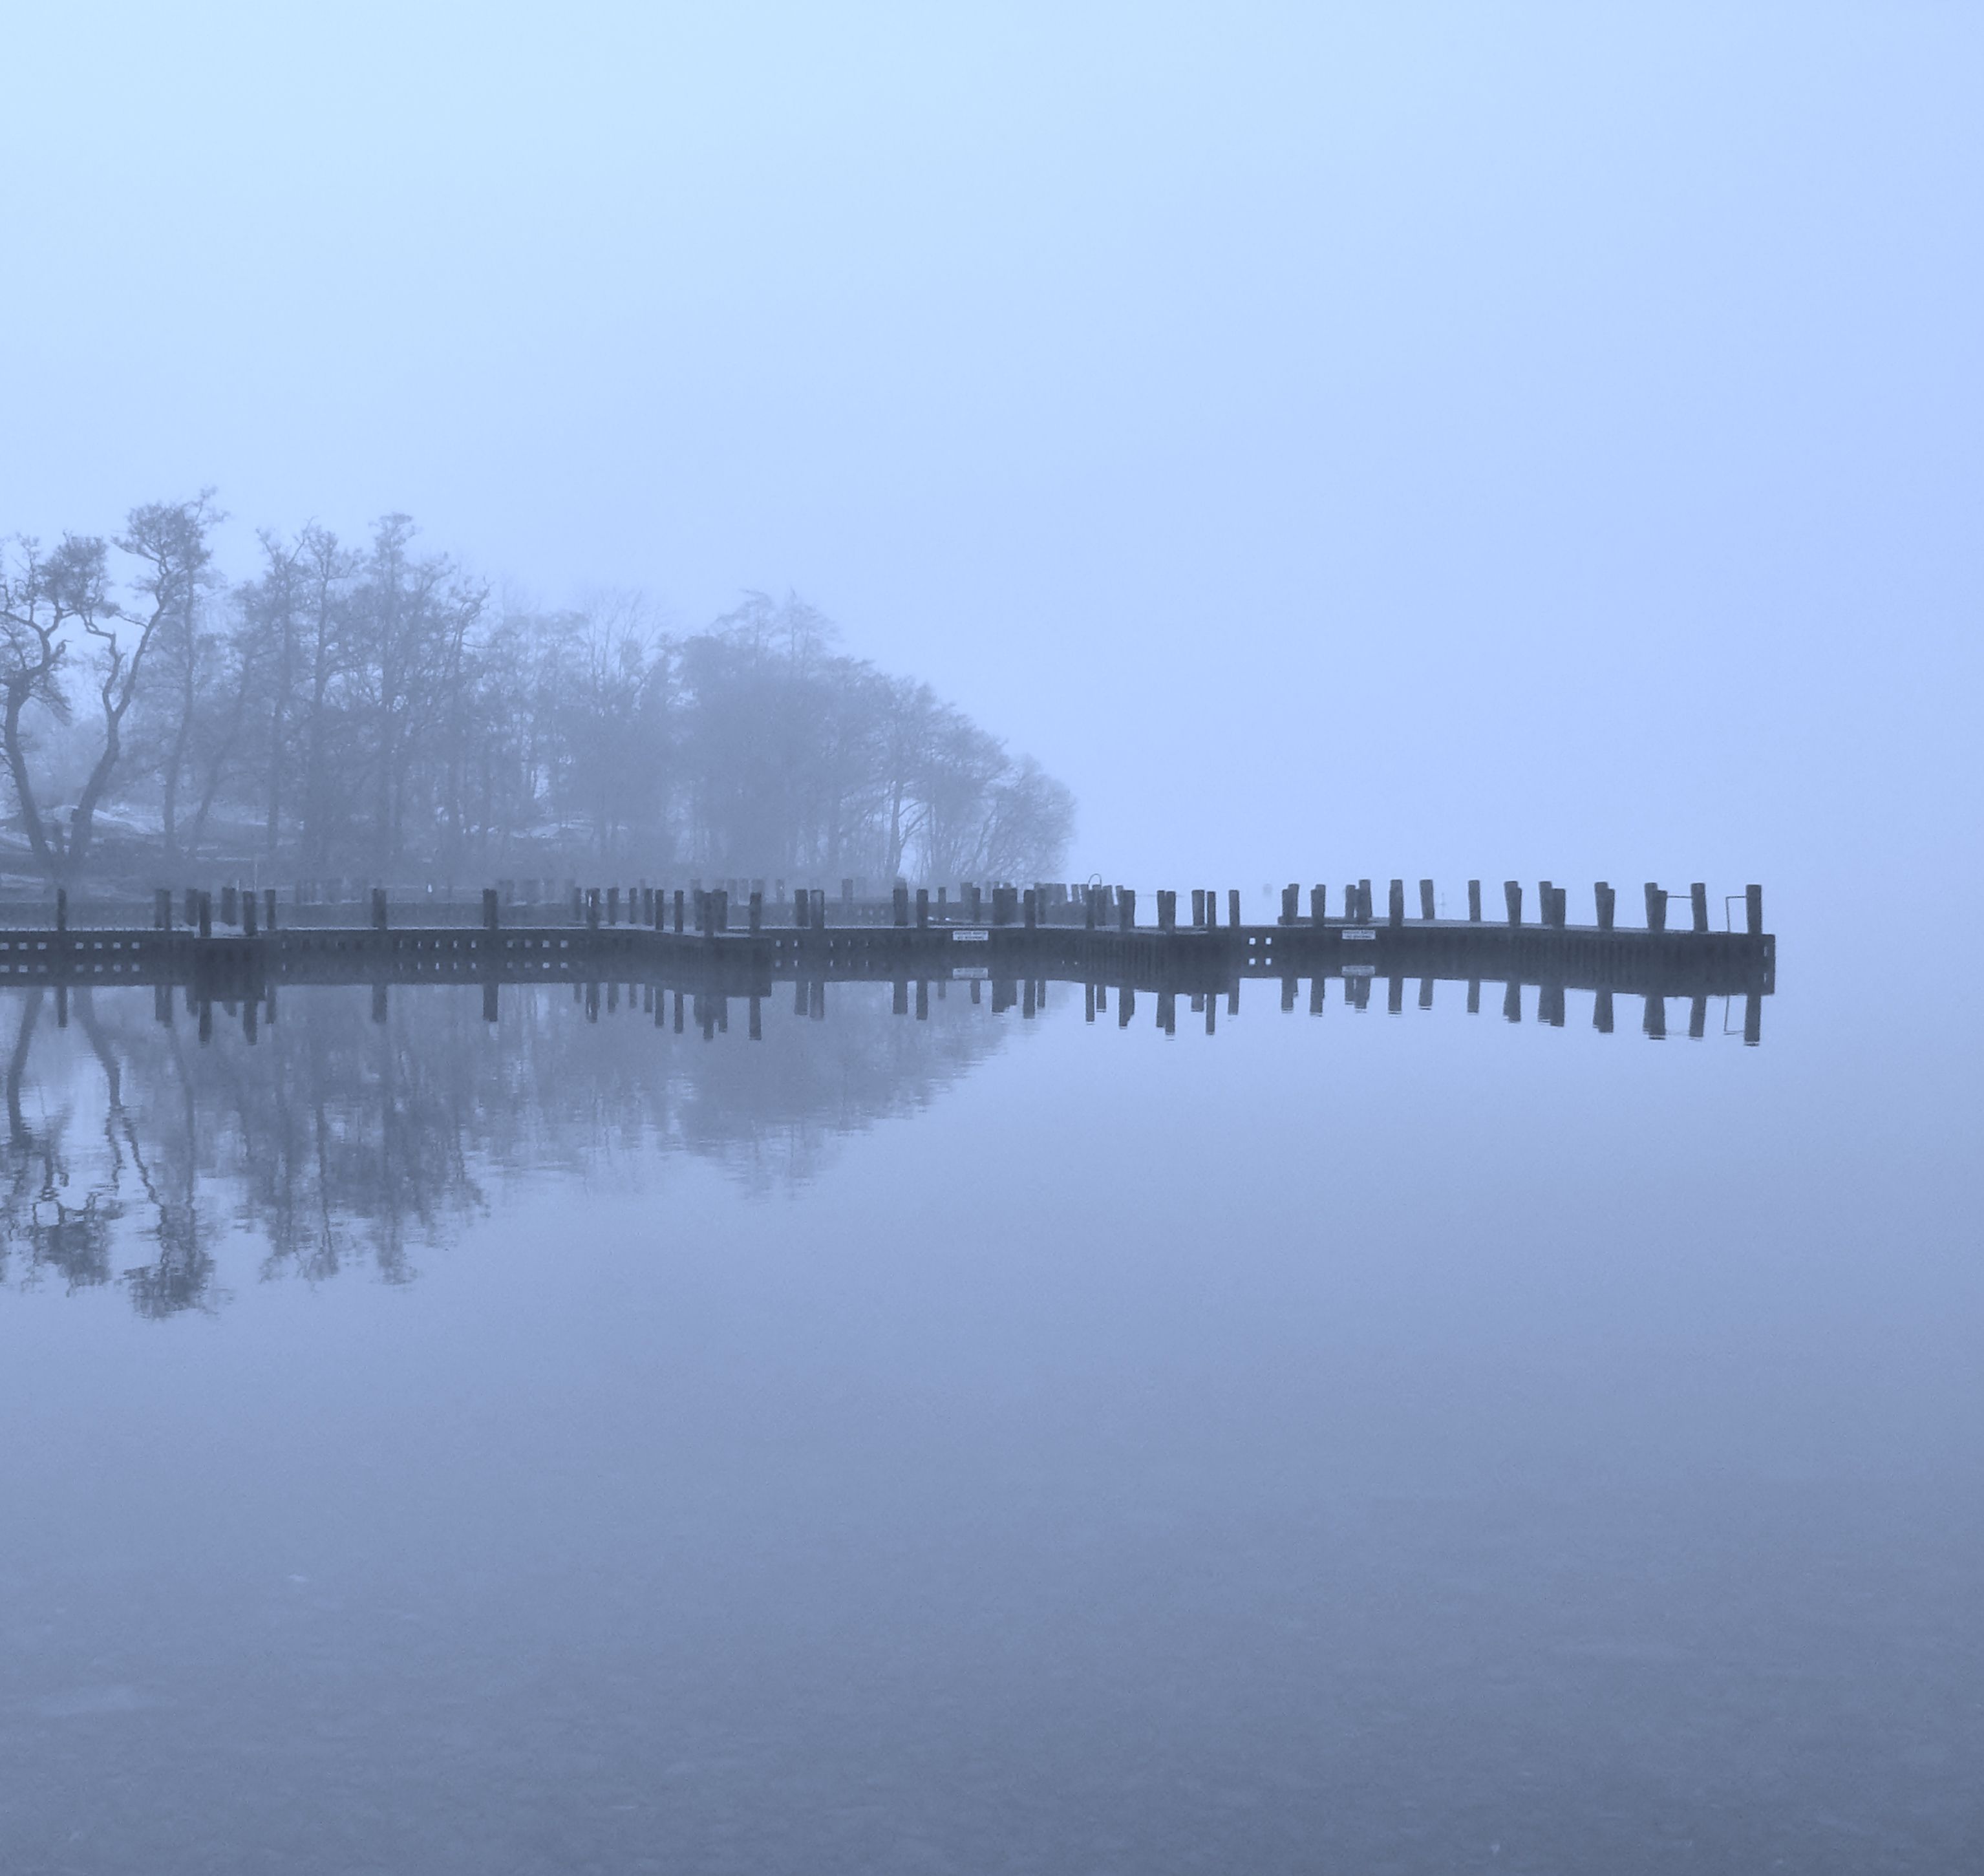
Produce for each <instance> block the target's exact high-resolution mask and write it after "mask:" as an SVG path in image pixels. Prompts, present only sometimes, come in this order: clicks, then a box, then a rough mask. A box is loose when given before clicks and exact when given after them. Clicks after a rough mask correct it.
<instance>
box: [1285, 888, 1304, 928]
mask: <svg viewBox="0 0 1984 1876" xmlns="http://www.w3.org/2000/svg"><path fill="white" fill-rule="evenodd" d="M1301 908H1302V888H1301V887H1300V886H1283V887H1282V916H1281V923H1282V924H1284V925H1292V924H1294V923H1295V920H1296V919H1297V918H1298V917H1299V916H1300V913H1301Z"/></svg>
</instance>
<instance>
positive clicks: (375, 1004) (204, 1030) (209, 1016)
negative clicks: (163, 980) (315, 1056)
mask: <svg viewBox="0 0 1984 1876" xmlns="http://www.w3.org/2000/svg"><path fill="white" fill-rule="evenodd" d="M372 1020H373V1021H374V1022H375V1023H383V1022H384V1020H386V1019H385V1018H384V1017H382V1016H381V1015H380V1013H379V1000H378V999H377V997H374V999H373V1000H372ZM211 1041H213V998H212V997H202V998H201V999H200V1000H199V1044H200V1047H202V1048H205V1047H206V1045H207V1044H209V1043H210V1042H211Z"/></svg>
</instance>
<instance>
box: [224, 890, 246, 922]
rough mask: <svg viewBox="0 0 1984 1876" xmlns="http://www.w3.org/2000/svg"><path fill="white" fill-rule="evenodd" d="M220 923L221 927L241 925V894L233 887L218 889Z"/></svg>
mask: <svg viewBox="0 0 1984 1876" xmlns="http://www.w3.org/2000/svg"><path fill="white" fill-rule="evenodd" d="M220 922H221V923H222V924H223V925H239V924H240V923H241V894H240V890H239V889H238V888H236V887H235V886H223V887H222V888H221V889H220Z"/></svg>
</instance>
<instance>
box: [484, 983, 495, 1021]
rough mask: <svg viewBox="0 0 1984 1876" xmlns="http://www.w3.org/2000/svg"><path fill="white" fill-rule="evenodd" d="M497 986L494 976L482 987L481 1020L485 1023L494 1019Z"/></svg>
mask: <svg viewBox="0 0 1984 1876" xmlns="http://www.w3.org/2000/svg"><path fill="white" fill-rule="evenodd" d="M497 989H498V986H497V983H496V981H495V980H494V978H491V980H490V981H489V982H488V983H485V984H484V985H483V987H482V1020H483V1021H484V1022H485V1023H493V1022H494V1021H495V1020H496V1017H497V1009H496V994H497Z"/></svg>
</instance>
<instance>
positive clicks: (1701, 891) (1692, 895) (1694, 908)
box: [1687, 879, 1708, 932]
mask: <svg viewBox="0 0 1984 1876" xmlns="http://www.w3.org/2000/svg"><path fill="white" fill-rule="evenodd" d="M1687 903H1688V909H1689V910H1690V911H1691V912H1692V913H1694V929H1695V930H1697V932H1705V931H1707V930H1708V887H1707V886H1705V885H1704V884H1703V883H1702V882H1701V880H1699V879H1697V880H1696V881H1695V883H1694V885H1692V886H1690V887H1689V888H1688V889H1687Z"/></svg>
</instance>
